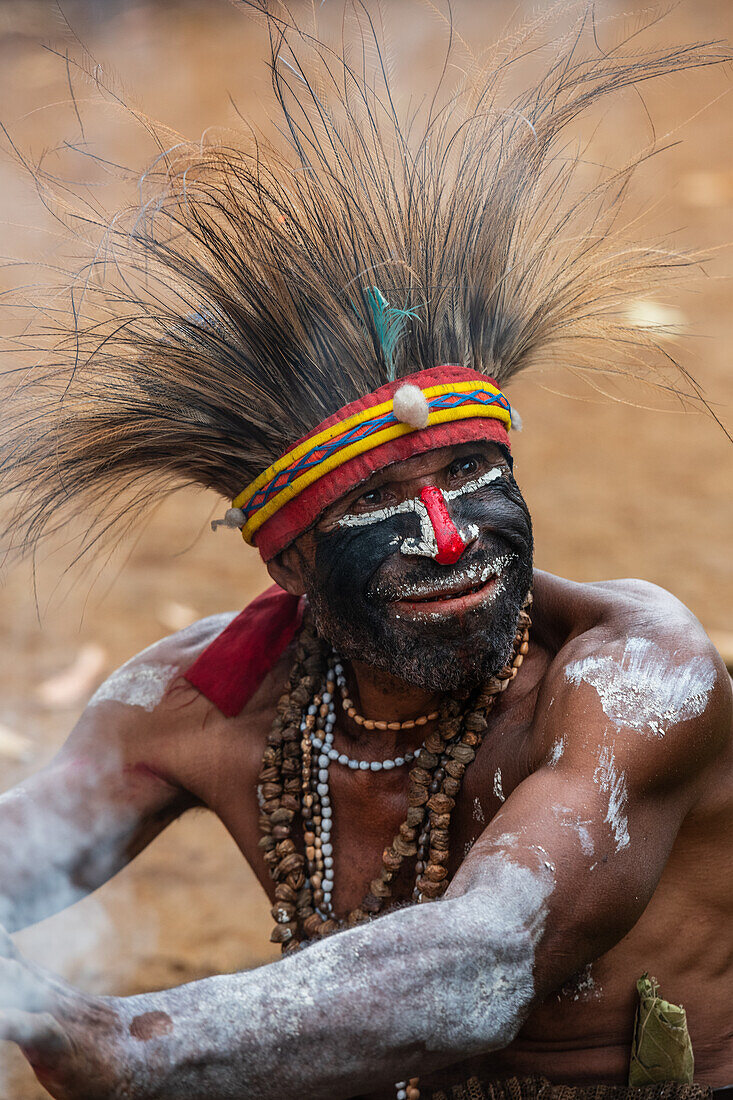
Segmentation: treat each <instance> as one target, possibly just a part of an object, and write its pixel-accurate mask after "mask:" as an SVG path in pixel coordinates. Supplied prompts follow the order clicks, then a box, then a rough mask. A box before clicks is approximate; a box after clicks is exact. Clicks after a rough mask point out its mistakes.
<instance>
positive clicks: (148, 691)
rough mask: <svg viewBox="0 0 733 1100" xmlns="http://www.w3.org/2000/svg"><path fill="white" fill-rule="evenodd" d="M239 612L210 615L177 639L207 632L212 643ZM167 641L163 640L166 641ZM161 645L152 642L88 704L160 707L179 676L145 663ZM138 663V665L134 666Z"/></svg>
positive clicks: (175, 671)
mask: <svg viewBox="0 0 733 1100" xmlns="http://www.w3.org/2000/svg"><path fill="white" fill-rule="evenodd" d="M237 614H238V612H236V611H222V612H220V613H219V614H217V615H209V616H207V618H205V619H198V620H197V621H196V622H195V623H191V625H190V626H186V627H184V628H183V630H179V631H177V632H176V633H175V635H168V637H175V638H180V639H186V638H190V637H191V635H196V634H201V633H204V632H206V634H207V636H208V634H210V635H211V640H212V641H213V639H214V637H216V636H217V635H219V634H221V632H222V631H223V630H225V629H226V627H228V626H229V624H230V623H231V622H232V621H233V620H234V619H235V618H236V617H237ZM166 640H167V639H162V641H166ZM160 644H161V642H160V641H157V642H153V643H152V645H149V646H147V647H146V648H145V649H142V650H141V651H140V652H139V653H138V654H137V656H136V657H133V658H132V660H130V661H126V662H125V664H124V665H121V667H120V668H118V669H117V671H116V672H113V673H112V675H111V676H109V677H108V678H107V679H106V680H105V681H104V683H103V684H101V685H100V687H98V688H97V690H96V691H95V693H94V695H93V696H92V697H91V699H90V700H89V703H88V704H87V705H88V706H90V707H95V706H97V705H98V704H99V703H123V704H124V705H125V706H128V707H142V709H143V710H147V711H153V710H155V708H156V707H157V706H158V705H159V704H160V702H161V701H162V699H163V696H164V695H165V692H166V688H167V687H168V685H169V684H170V683H171V682H172V680H173V679H174V678H175V676H176V675H177V674H178V673H179V672H180V670H179V669H178V668H177V667H176V666H175V665H170V664H164V663H162V662H160V661H154V660H152V661H142V662H140V658H141V657H144V656H145V655H146V653H152V652H153V651H154V650H155V649H156V648H157V647H158V646H160ZM135 661H138V662H140V663H139V664H137V665H136V664H135V663H134V662H135Z"/></svg>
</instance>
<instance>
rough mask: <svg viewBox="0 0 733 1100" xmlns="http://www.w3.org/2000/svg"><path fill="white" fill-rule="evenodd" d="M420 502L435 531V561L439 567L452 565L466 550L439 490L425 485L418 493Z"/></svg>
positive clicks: (433, 486)
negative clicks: (436, 549) (436, 548)
mask: <svg viewBox="0 0 733 1100" xmlns="http://www.w3.org/2000/svg"><path fill="white" fill-rule="evenodd" d="M420 500H421V501H422V502H423V504H424V505H425V508H426V509H427V513H428V517H429V519H430V522H431V523H432V525H433V531H435V541H436V543H437V544H438V552H437V554H436V555H435V560H436V561H437V562H438V563H439V564H440V565H453V564H454V562H457V561H458V559H459V558H460V556H461V554H462V553H463V551H464V550H465V549H466V544H465V542H464V541H463V539H462V538H461V536H460V533H459V531H458V528H457V527H456V525H455V523H454V522H453V520H452V519H451V518H450V512H449V511H448V506H447V505H446V503H445V499H444V497H443V494H442V493H441V491H440V489H438V488H437V486H435V485H426V486H425V488H424V489H423V490H422V492H421V493H420Z"/></svg>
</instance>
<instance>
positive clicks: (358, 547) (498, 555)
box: [305, 471, 533, 691]
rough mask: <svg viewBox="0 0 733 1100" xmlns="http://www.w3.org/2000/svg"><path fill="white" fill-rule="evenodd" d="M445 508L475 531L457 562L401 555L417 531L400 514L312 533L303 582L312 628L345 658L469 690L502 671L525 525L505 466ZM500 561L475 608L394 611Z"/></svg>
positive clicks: (520, 578)
mask: <svg viewBox="0 0 733 1100" xmlns="http://www.w3.org/2000/svg"><path fill="white" fill-rule="evenodd" d="M450 511H451V516H452V518H453V521H454V522H455V524H456V525H457V526H458V527H459V528H461V529H464V528H468V526H469V525H470V524H474V525H475V526H476V527H477V528H478V530H479V535H478V538H477V539H476V540H475V541H474V542H472V544H471V545H470V546H469V547H468V548H467V550H466V551H465V553H464V554H463V556H462V557H461V558H460V560H459V561H458V562H457V563H456V564H455V565H451V566H446V565H439V564H438V563H437V562H436V561H434V560H432V559H430V558H425V557H413V556H409V555H405V554H402V553H400V545H401V543H402V541H403V539H404V538H406V537H409V536H412V537H417V536H419V520H418V517H417V516H416V515H415V513H401V514H398V515H394V516H390V517H388V518H385V519H384V520H381V521H379V522H376V523H374V524H371V525H367V526H363V527H337V528H336V529H335V530H332V531H330V532H316V533H315V542H316V553H315V568H314V569H313V570H312V571H308V573H307V575H306V578H305V579H306V584H307V591H308V599H309V601H310V603H311V606H312V609H313V613H314V616H315V620H316V625H317V627H318V630H319V633H320V634H321V635H322V636H323V637H325V638H326V639H328V641H330V642H331V644H332V645H333V646H334V648H335V649H336V650H337V651H338V652H339V653H340V654H341V655H342V656H343V657H346V658H348V659H352V660H353V659H358V660H362V661H365V662H367V663H368V664H371V665H373V666H375V667H377V668H381V669H385V670H386V671H388V672H390V673H391V674H392V675H394V676H397V677H399V678H400V679H402V680H405V681H407V682H408V683H413V684H417V685H418V686H420V687H422V688H424V689H425V690H429V691H455V690H457V689H459V688H469V687H473V686H476V685H478V684H480V683H483V682H485V681H486V680H487V679H488V678H489V676H491V675H492V674H494V673H495V672H497V671H498V670H499V669H500V668H501V667H502V665H503V664H504V663H505V661H506V660H507V658H508V657H509V654H510V653H511V647H512V641H513V637H514V631H515V628H516V622H517V616H518V614H519V610H520V608H521V606H522V604H523V602H524V600H525V598H526V596H527V593H528V591H529V589H530V587H531V584H532V549H533V547H532V523H531V519H530V516H529V512H528V510H527V506H526V504H525V502H524V499H523V497H522V494H521V493H520V491H519V488H518V486H517V484H516V482H515V481H514V478H513V477H512V475H511V474H510V473H509V472H508V471H505V472H504V473H503V474H502V476H501V477H500V478H498V479H497V480H496V481H495V482H492V483H491V484H490V485H489V486H486V487H484V488H482V489H480V490H478V491H476V492H475V493H467V494H466V495H465V496H462V497H459V498H457V499H456V500H454V501H452V502H451V508H450ZM505 558H508V561H506V564H503V565H502V569H501V576H500V581H499V582H498V584H497V588H496V592H495V594H494V595H492V597H491V598H490V599H487V600H486V601H485V602H483V603H481V604H480V606H477V607H470V608H468V609H466V610H465V611H461V612H460V613H456V614H436V615H428V616H427V617H420V616H419V615H418V617H411V616H410V615H409V614H400V613H399V612H397V611H396V610H395V607H396V605H398V604H399V601H405V600H406V601H410V600H411V599H412V596H413V595H414V594H415V592H418V591H420V590H421V589H423V590H424V589H426V588H427V589H430V588H431V586H434V587H436V588H438V589H440V590H449V591H450V590H451V588H452V587H456V586H458V587H460V586H461V585H462V586H463V588H464V589H465V588H466V579H465V578H466V576H467V574H468V575H469V576H475V577H476V578H477V581H478V583H479V585H480V580H481V572H482V570H486V569H488V568H489V566H490V565H491V563H492V562H495V561H496V560H497V559H502V561H503V560H504V559H505ZM411 606H412V605H411ZM414 606H417V607H419V604H417V605H414ZM403 607H404V604H403Z"/></svg>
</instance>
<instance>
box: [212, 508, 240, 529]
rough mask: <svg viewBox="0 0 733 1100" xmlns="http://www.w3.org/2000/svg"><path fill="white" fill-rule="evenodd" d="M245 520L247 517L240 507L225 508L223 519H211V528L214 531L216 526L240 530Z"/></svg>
mask: <svg viewBox="0 0 733 1100" xmlns="http://www.w3.org/2000/svg"><path fill="white" fill-rule="evenodd" d="M246 522H247V517H246V516H245V514H244V512H243V511H242V509H241V508H227V510H226V512H225V513H224V518H223V519H212V521H211V530H212V531H216V529H217V527H229V528H231V529H232V530H234V529H235V528H236V530H238V531H241V530H242V528H243V527H244V525H245V523H246Z"/></svg>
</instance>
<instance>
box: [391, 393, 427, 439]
mask: <svg viewBox="0 0 733 1100" xmlns="http://www.w3.org/2000/svg"><path fill="white" fill-rule="evenodd" d="M392 409H393V411H394V415H395V417H396V419H397V420H401V421H402V423H403V424H409V425H410V427H411V428H426V427H427V423H428V417H429V416H430V409H429V408H428V403H427V401H426V399H425V394H424V393H423V392H422V390H421V389H420V388H419V387H418V386H413V385H412V383H411V382H406V383H405V385H404V386H400V388H399V389H398V390H397V392H396V393H395V395H394V398H393V400H392Z"/></svg>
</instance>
